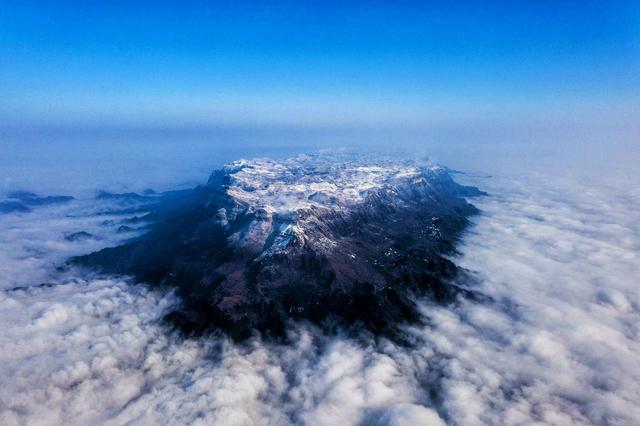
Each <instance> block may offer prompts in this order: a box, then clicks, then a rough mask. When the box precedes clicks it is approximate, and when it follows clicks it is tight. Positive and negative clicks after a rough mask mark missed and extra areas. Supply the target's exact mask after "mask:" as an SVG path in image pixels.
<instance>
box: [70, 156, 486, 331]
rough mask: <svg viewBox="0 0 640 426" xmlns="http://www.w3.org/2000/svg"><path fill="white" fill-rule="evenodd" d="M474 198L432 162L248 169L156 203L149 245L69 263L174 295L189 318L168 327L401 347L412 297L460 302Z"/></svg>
mask: <svg viewBox="0 0 640 426" xmlns="http://www.w3.org/2000/svg"><path fill="white" fill-rule="evenodd" d="M476 195H482V192H480V191H479V190H477V189H476V188H473V187H465V186H461V185H458V184H457V183H455V182H454V181H453V180H452V179H451V177H450V176H449V174H448V173H447V171H446V170H445V169H443V168H440V167H439V166H437V165H434V164H431V163H429V164H427V165H422V166H414V165H410V164H408V163H397V162H388V161H386V162H377V163H373V164H370V163H366V162H365V163H363V162H359V163H358V162H355V163H354V161H353V160H349V161H348V162H339V161H336V160H335V159H332V158H330V159H328V160H327V159H326V158H323V157H313V158H311V157H300V158H296V159H290V160H285V161H281V162H276V161H271V160H253V161H240V162H236V163H232V164H231V165H229V166H227V167H226V168H224V169H223V170H220V171H216V172H214V173H213V174H212V175H211V178H210V180H209V182H208V183H207V184H206V185H202V186H199V187H197V188H195V189H193V190H189V191H180V192H173V193H167V194H164V195H158V196H156V197H154V198H153V202H152V203H151V204H149V205H147V206H145V208H146V209H147V210H148V211H150V213H149V214H148V215H147V216H145V217H144V218H143V219H144V220H146V221H150V222H151V223H152V225H151V226H150V227H149V231H148V232H147V233H146V234H144V235H142V236H140V237H137V238H134V239H133V240H130V241H129V242H128V243H126V244H123V245H121V246H118V247H112V248H106V249H104V250H100V251H98V252H95V253H92V254H89V255H86V256H81V257H77V258H74V259H72V260H71V263H73V264H76V265H82V266H85V267H89V268H92V269H95V270H98V271H101V272H103V273H108V274H114V273H115V274H126V275H131V276H133V277H134V278H135V279H136V280H138V281H142V282H145V283H148V284H150V285H154V286H170V287H175V288H176V289H177V291H178V294H179V296H180V297H181V299H182V305H181V306H180V308H178V309H177V310H175V311H174V312H172V313H171V314H169V315H168V317H167V319H168V320H170V321H171V322H172V323H173V324H175V325H177V326H178V327H179V328H180V329H181V330H183V331H184V332H186V333H189V334H191V333H196V334H197V333H203V332H209V331H215V330H223V331H225V332H227V333H229V334H230V335H231V336H232V337H234V338H236V339H243V338H246V337H248V336H250V335H251V334H252V332H253V331H255V330H257V331H260V332H263V333H265V334H267V335H276V336H277V335H282V333H283V332H284V330H285V325H286V322H287V320H288V319H290V318H294V319H295V318H298V319H306V320H309V321H312V322H314V323H316V324H319V325H322V326H325V327H335V326H346V327H347V328H349V327H359V326H364V327H365V328H366V329H368V330H370V331H371V332H373V333H374V334H380V333H384V334H388V335H393V334H394V333H395V332H396V331H397V326H398V325H399V324H401V323H404V322H412V321H418V320H419V316H418V313H417V310H416V306H415V304H414V302H413V301H412V300H413V296H414V294H420V295H428V296H431V297H432V298H434V299H435V300H437V301H441V302H443V303H445V302H448V301H452V300H453V299H454V298H455V296H456V295H457V294H459V293H460V292H461V291H463V290H461V289H459V288H457V287H456V286H454V285H453V284H451V283H450V282H451V280H452V279H453V278H455V277H456V275H457V274H458V273H459V268H458V267H457V266H456V265H455V264H454V263H452V262H451V261H449V260H447V259H445V258H444V257H443V255H444V254H446V253H449V252H451V251H452V250H453V248H454V244H455V241H456V239H457V238H458V236H459V235H460V233H461V232H462V231H463V230H464V229H465V227H466V226H467V224H468V219H467V218H468V217H469V216H470V215H472V214H475V213H476V212H477V210H476V208H475V207H474V206H473V205H471V204H469V203H468V202H467V201H466V200H465V199H464V198H463V197H466V196H476ZM143 198H144V197H143Z"/></svg>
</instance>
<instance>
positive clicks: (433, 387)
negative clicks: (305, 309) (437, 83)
mask: <svg viewBox="0 0 640 426" xmlns="http://www.w3.org/2000/svg"><path fill="white" fill-rule="evenodd" d="M478 179H479V180H476V181H475V182H473V183H474V184H476V185H478V186H480V187H482V188H483V189H487V190H489V191H490V192H491V194H492V196H491V197H487V198H484V199H481V200H476V202H477V204H478V206H479V207H480V208H481V209H482V210H483V214H482V215H481V216H479V217H477V218H476V219H475V224H474V226H473V227H472V229H471V230H470V232H468V234H467V235H466V237H465V238H464V240H463V241H462V244H461V246H460V254H459V255H456V259H455V261H456V262H457V263H459V264H460V265H461V266H463V267H466V268H467V269H469V270H470V271H471V272H472V274H473V276H474V277H475V280H474V282H473V283H463V284H466V285H470V286H473V287H474V289H476V290H478V291H480V292H482V293H483V294H485V295H487V296H489V297H490V298H491V300H490V301H487V302H482V303H480V302H471V301H463V300H461V301H459V303H457V304H456V305H455V306H453V307H447V308H444V307H441V306H438V305H434V304H430V303H429V302H428V301H422V302H421V304H422V311H423V313H424V315H425V317H426V318H427V319H428V321H427V323H428V325H427V326H424V327H410V328H407V330H406V332H407V336H409V338H410V340H411V341H412V343H413V344H412V345H409V346H402V347H401V346H398V345H396V344H394V343H392V342H389V341H387V340H384V339H383V340H378V341H375V340H372V339H370V338H367V337H366V336H363V337H362V339H361V340H360V341H357V342H356V341H353V340H350V339H347V338H344V337H340V336H333V337H329V336H324V335H322V334H320V333H319V332H318V331H317V330H315V329H314V328H312V327H309V326H305V325H298V326H295V327H292V328H291V330H290V333H291V340H292V342H293V344H290V345H277V344H274V343H265V342H263V341H261V340H260V339H258V338H256V339H253V340H251V341H250V342H249V343H247V344H244V345H236V344H234V343H232V342H229V341H227V340H226V339H224V338H210V339H199V340H185V339H182V338H180V337H178V336H176V335H175V334H174V333H173V332H171V331H170V330H168V329H166V328H165V327H164V326H163V325H162V324H161V321H160V319H161V318H162V315H163V313H164V312H166V311H167V309H169V307H170V306H171V305H172V304H173V303H175V298H174V296H173V295H172V294H167V293H160V292H156V291H150V290H148V289H145V288H144V287H143V286H139V285H131V284H130V283H127V282H125V281H124V280H122V279H117V278H110V279H96V278H92V277H88V276H86V275H82V274H80V273H77V272H73V271H72V272H69V273H55V272H53V271H54V266H55V265H57V264H58V263H59V262H60V261H61V260H62V259H64V258H65V257H67V256H69V255H73V254H77V253H82V252H86V251H90V250H94V249H96V248H98V247H100V246H102V245H108V244H112V243H113V242H115V241H116V240H117V239H118V238H121V237H119V236H117V235H115V234H113V233H112V230H111V228H109V227H106V228H105V226H104V225H102V223H103V222H104V220H105V217H104V216H103V215H101V216H95V213H96V212H97V211H99V210H95V209H94V208H93V207H92V206H91V205H92V203H89V202H85V201H82V200H79V201H74V202H73V203H72V204H71V205H69V206H64V207H61V206H58V207H46V208H42V209H37V210H36V211H34V212H32V213H28V214H24V215H18V214H10V215H4V216H2V217H1V218H0V235H2V237H0V265H2V266H0V281H1V284H0V285H1V286H2V288H4V289H5V290H4V291H3V292H2V293H0V346H2V348H3V349H2V351H0V382H2V383H3V386H2V387H0V423H2V424H9V425H11V424H22V423H28V424H88V423H96V422H99V423H108V424H109V423H110V424H124V423H131V424H149V423H172V424H173V423H194V424H234V425H249V424H257V425H261V424H265V425H266V424H270V425H273V424H291V423H294V424H305V425H328V424H374V425H414V424H431V425H440V424H444V423H449V424H522V423H531V422H533V421H541V422H544V423H548V424H576V423H577V424H629V423H633V422H634V421H637V419H640V410H639V409H638V408H637V407H638V406H640V364H639V363H638V362H637V354H638V353H640V325H639V324H640V289H639V288H638V287H637V284H636V281H635V277H638V276H640V259H639V253H640V227H639V225H638V224H639V223H640V220H639V219H640V217H639V213H638V212H640V194H639V193H638V192H637V190H634V189H628V188H624V187H620V186H606V185H604V184H601V185H598V186H594V182H584V181H583V182H566V181H559V180H553V181H551V180H546V179H541V178H535V179H534V178H529V179H518V180H514V179H510V180H500V179H496V178H494V179H480V178H478ZM633 191H636V192H633ZM72 213H73V214H72ZM70 216H72V217H70ZM112 219H113V218H112ZM83 230H84V231H88V232H90V233H92V234H94V235H97V236H99V237H100V238H101V239H99V240H89V241H75V242H70V241H65V240H64V235H65V233H68V232H77V231H83ZM40 283H47V285H42V286H38V284H40ZM19 286H26V288H21V289H14V288H15V287H19Z"/></svg>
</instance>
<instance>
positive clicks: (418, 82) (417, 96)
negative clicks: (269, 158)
mask: <svg viewBox="0 0 640 426" xmlns="http://www.w3.org/2000/svg"><path fill="white" fill-rule="evenodd" d="M133 3H134V2H130V1H127V2H120V1H110V2H95V3H93V2H88V1H83V2H69V1H60V2H57V1H49V2H41V1H2V2H1V3H0V122H3V123H5V124H6V123H22V124H31V123H45V124H57V123H65V124H69V123H80V124H86V123H92V124H96V123H98V124H128V125H130V124H141V125H142V124H144V125H146V124H162V125H172V124H175V125H185V124H207V123H278V124H279V123H290V124H308V123H325V124H326V123H329V124H332V123H333V124H342V123H358V122H365V123H380V122H382V123H394V124H416V123H424V122H439V121H455V120H461V121H462V120H475V119H477V120H494V121H495V120H496V119H498V120H500V119H505V118H509V119H515V120H521V119H525V120H530V119H536V118H540V119H541V120H554V119H558V120H565V119H574V118H576V117H577V118H580V119H586V120H594V119H597V120H604V121H607V120H613V121H615V120H620V121H625V120H630V119H633V118H634V117H637V116H638V115H637V112H638V104H639V102H638V101H639V100H640V6H639V5H640V2H638V1H631V2H621V1H597V2H596V1H575V2H573V1H530V2H520V1H506V2H476V1H469V2H456V1H448V2H441V3H439V4H436V3H429V2H416V3H413V2H402V1H396V2H389V3H384V2H367V3H364V2H363V3H347V2H317V3H304V2H280V3H277V4H276V3H273V4H267V3H259V4H258V3H250V2H243V1H234V2H221V3H216V2H204V1H203V2H200V1H196V2H188V1H155V2H148V3H144V2H135V4H133Z"/></svg>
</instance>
